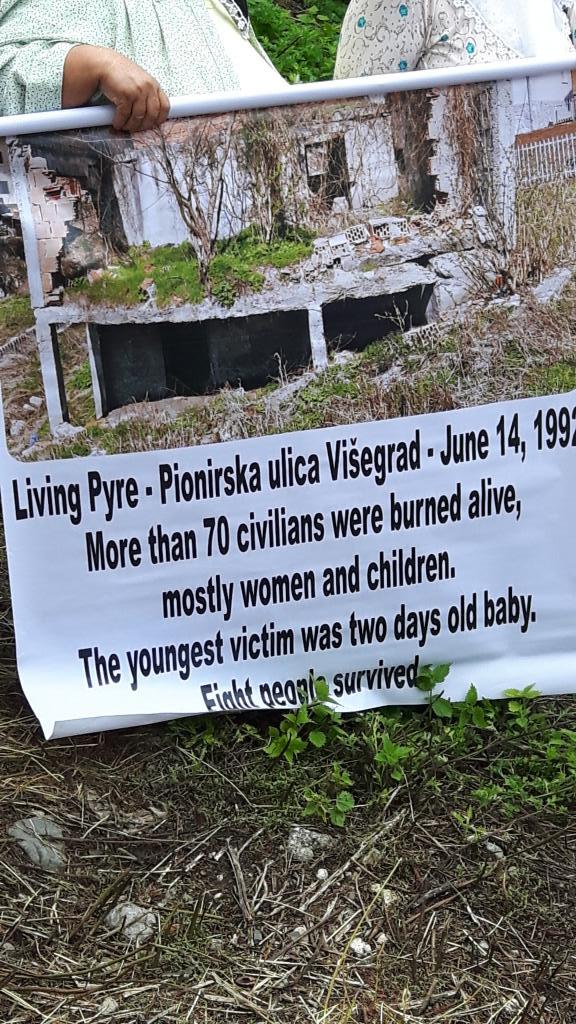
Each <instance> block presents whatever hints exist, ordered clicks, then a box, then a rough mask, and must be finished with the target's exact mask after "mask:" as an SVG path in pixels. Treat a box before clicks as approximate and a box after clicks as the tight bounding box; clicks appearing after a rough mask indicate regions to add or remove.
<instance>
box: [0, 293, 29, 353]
mask: <svg viewBox="0 0 576 1024" xmlns="http://www.w3.org/2000/svg"><path fill="white" fill-rule="evenodd" d="M33 323H34V313H33V312H32V307H31V305H30V299H29V298H27V297H26V296H23V295H10V296H9V297H8V298H6V299H2V300H0V342H2V341H4V340H6V339H7V338H10V337H12V336H13V335H14V334H18V332H19V331H24V330H26V328H27V327H31V326H32V324H33Z"/></svg>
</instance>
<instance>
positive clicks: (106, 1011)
mask: <svg viewBox="0 0 576 1024" xmlns="http://www.w3.org/2000/svg"><path fill="white" fill-rule="evenodd" d="M119 1009H120V1003H117V1002H116V1000H115V999H112V996H106V999H105V1000H104V1002H103V1003H102V1006H101V1007H100V1016H101V1017H112V1016H113V1014H115V1013H117V1012H118V1010H119Z"/></svg>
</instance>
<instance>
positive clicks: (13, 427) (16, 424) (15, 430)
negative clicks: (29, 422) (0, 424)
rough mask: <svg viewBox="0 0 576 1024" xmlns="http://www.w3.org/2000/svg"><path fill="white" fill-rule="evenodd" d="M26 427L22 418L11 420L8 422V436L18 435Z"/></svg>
mask: <svg viewBox="0 0 576 1024" xmlns="http://www.w3.org/2000/svg"><path fill="white" fill-rule="evenodd" d="M25 429H26V424H25V423H24V420H12V422H11V424H10V437H20V434H22V433H23V431H24V430H25Z"/></svg>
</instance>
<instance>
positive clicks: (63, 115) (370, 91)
mask: <svg viewBox="0 0 576 1024" xmlns="http://www.w3.org/2000/svg"><path fill="white" fill-rule="evenodd" d="M572 68H574V69H576V52H575V55H574V59H573V60H572V59H570V58H566V56H563V57H562V58H560V59H559V58H558V57H552V58H551V59H550V60H542V59H541V58H540V59H538V60H537V59H536V58H533V57H530V58H519V59H518V60H513V61H505V62H502V61H500V62H498V63H490V64H471V65H467V66H466V67H449V68H436V69H434V70H425V71H408V72H404V73H402V74H393V75H371V76H369V77H365V78H348V79H337V80H334V81H330V82H311V83H309V84H304V85H292V86H288V87H287V88H285V89H279V90H277V91H274V92H266V93H262V92H259V93H246V94H244V93H239V92H225V93H213V94H211V95H204V96H176V97H174V98H173V99H172V100H171V104H170V117H171V118H175V117H195V116H198V115H201V114H221V113H225V112H226V111H229V110H248V109H254V108H256V107H278V106H288V105H289V104H293V103H314V102H321V101H323V100H339V99H346V98H350V97H357V96H381V95H385V94H386V93H392V92H408V91H410V90H411V89H434V88H438V89H441V88H443V87H446V86H449V85H465V84H466V83H476V82H495V81H501V80H502V79H512V78H526V77H528V76H532V77H537V76H541V75H547V74H550V73H553V72H557V71H566V70H570V69H572ZM113 118H114V107H111V106H91V107H78V108H74V109H73V110H53V111H48V112H46V113H40V114H19V115H15V116H13V117H0V138H1V137H6V136H13V135H30V134H37V133H38V132H64V131H78V130H79V129H81V128H98V127H102V126H104V125H109V124H111V123H112V121H113Z"/></svg>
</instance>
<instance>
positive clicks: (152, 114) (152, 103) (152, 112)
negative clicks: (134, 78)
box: [142, 86, 160, 131]
mask: <svg viewBox="0 0 576 1024" xmlns="http://www.w3.org/2000/svg"><path fill="white" fill-rule="evenodd" d="M159 117H160V99H159V96H158V90H157V89H156V86H151V87H150V92H149V93H148V101H147V104H146V117H145V119H144V121H143V123H142V130H143V131H148V130H149V129H150V128H155V127H156V125H157V124H160V121H159Z"/></svg>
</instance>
